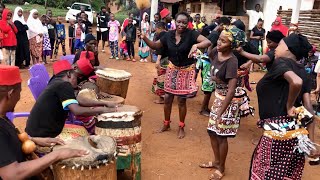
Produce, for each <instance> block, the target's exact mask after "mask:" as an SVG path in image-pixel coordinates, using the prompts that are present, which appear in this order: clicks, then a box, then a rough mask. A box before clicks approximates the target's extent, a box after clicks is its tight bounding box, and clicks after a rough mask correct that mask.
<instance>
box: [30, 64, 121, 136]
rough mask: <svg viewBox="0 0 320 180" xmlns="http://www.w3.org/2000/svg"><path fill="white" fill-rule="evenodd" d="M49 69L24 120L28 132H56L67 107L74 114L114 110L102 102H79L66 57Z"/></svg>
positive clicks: (81, 114) (52, 134)
mask: <svg viewBox="0 0 320 180" xmlns="http://www.w3.org/2000/svg"><path fill="white" fill-rule="evenodd" d="M53 72H54V76H53V77H52V78H51V80H50V81H49V84H48V86H47V88H46V89H45V90H44V91H43V92H42V94H41V95H40V97H39V98H38V99H37V101H36V103H35V105H34V106H33V108H32V110H31V113H30V116H29V118H28V120H27V126H26V132H27V133H28V134H29V135H31V136H37V137H56V136H58V135H59V134H60V133H61V131H62V129H63V127H64V124H65V121H66V119H67V117H68V113H69V111H71V112H72V113H73V114H74V115H77V116H95V115H98V114H101V113H107V112H114V110H115V109H114V108H108V107H105V105H106V104H105V103H104V102H97V101H93V102H90V101H87V102H81V100H79V99H78V100H77V99H76V96H75V91H74V89H75V88H77V74H76V73H75V71H74V70H73V68H72V67H71V65H70V63H69V62H68V61H65V60H62V61H57V62H55V63H54V64H53ZM79 104H81V105H79ZM84 105H86V106H84ZM96 106H102V107H96Z"/></svg>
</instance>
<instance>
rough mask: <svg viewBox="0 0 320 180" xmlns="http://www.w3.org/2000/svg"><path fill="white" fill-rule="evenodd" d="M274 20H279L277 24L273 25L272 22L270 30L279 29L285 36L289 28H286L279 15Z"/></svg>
mask: <svg viewBox="0 0 320 180" xmlns="http://www.w3.org/2000/svg"><path fill="white" fill-rule="evenodd" d="M275 21H278V22H279V25H275V23H273V25H272V28H271V30H270V31H274V30H278V31H280V32H281V33H282V34H283V35H284V36H287V34H288V30H289V29H288V27H287V26H285V25H283V24H282V21H281V17H280V16H278V17H277V18H276V20H275Z"/></svg>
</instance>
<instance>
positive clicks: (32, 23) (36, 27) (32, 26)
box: [27, 9, 44, 39]
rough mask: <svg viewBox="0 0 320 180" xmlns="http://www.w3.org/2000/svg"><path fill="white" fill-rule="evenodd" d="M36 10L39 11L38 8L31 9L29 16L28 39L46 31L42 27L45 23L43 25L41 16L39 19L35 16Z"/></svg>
mask: <svg viewBox="0 0 320 180" xmlns="http://www.w3.org/2000/svg"><path fill="white" fill-rule="evenodd" d="M36 12H38V10H36V9H32V10H31V11H30V14H29V17H28V20H27V25H28V28H29V30H28V31H27V33H28V39H31V38H33V37H36V36H37V35H38V34H42V33H44V32H43V28H40V27H43V25H42V23H41V21H40V20H39V18H37V19H34V18H33V14H34V13H36Z"/></svg>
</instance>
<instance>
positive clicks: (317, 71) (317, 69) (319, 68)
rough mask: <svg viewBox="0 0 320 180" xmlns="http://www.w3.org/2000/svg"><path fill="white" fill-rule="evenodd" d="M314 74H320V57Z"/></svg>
mask: <svg viewBox="0 0 320 180" xmlns="http://www.w3.org/2000/svg"><path fill="white" fill-rule="evenodd" d="M314 72H315V73H320V56H319V59H318V62H317V64H316V67H315V68H314Z"/></svg>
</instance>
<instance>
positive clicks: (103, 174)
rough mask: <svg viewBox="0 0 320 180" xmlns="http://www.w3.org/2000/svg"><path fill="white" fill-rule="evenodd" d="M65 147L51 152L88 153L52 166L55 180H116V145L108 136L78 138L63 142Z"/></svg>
mask: <svg viewBox="0 0 320 180" xmlns="http://www.w3.org/2000/svg"><path fill="white" fill-rule="evenodd" d="M65 143H66V145H63V146H60V145H57V146H54V147H53V151H57V150H59V149H63V148H73V149H82V150H87V151H89V154H88V155H86V156H83V157H77V158H70V159H66V160H62V161H60V162H58V163H56V164H53V173H54V176H55V179H56V180H65V179H68V180H88V179H95V180H105V179H106V180H116V179H117V169H116V163H115V155H116V149H117V143H116V141H115V139H114V138H111V137H108V136H99V135H98V136H96V135H93V136H78V137H76V138H69V139H67V140H65Z"/></svg>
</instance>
